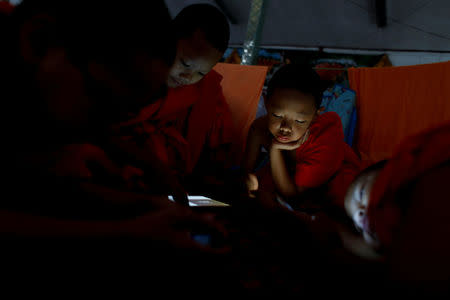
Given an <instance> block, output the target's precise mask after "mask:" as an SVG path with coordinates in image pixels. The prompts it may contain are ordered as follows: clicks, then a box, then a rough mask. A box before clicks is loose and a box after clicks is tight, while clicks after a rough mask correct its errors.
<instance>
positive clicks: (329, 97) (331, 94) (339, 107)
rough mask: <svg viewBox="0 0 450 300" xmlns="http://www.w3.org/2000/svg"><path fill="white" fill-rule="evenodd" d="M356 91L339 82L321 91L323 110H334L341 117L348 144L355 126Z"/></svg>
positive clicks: (351, 141) (350, 142) (351, 139)
mask: <svg viewBox="0 0 450 300" xmlns="http://www.w3.org/2000/svg"><path fill="white" fill-rule="evenodd" d="M355 100H356V93H355V91H353V90H351V89H349V88H346V87H344V86H342V85H340V84H335V85H334V86H333V87H332V88H329V89H327V90H326V91H325V92H324V93H323V98H322V106H323V107H324V111H323V112H329V111H334V112H335V113H337V114H338V115H339V117H341V121H342V127H343V129H344V135H345V142H346V143H347V144H349V145H350V146H351V145H352V143H353V135H354V131H355V126H356V108H355Z"/></svg>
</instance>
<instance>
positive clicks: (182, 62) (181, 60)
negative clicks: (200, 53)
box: [180, 59, 190, 68]
mask: <svg viewBox="0 0 450 300" xmlns="http://www.w3.org/2000/svg"><path fill="white" fill-rule="evenodd" d="M180 62H181V64H182V65H183V66H185V67H186V68H189V67H190V65H188V64H187V63H186V62H185V61H184V60H183V59H180Z"/></svg>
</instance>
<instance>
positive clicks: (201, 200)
mask: <svg viewBox="0 0 450 300" xmlns="http://www.w3.org/2000/svg"><path fill="white" fill-rule="evenodd" d="M168 198H169V200H171V201H174V199H173V197H172V196H168ZM188 200H189V206H230V205H229V204H226V203H223V202H220V201H217V200H213V199H211V198H208V197H204V196H191V195H189V196H188Z"/></svg>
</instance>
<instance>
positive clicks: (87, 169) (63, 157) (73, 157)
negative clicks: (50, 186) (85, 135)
mask: <svg viewBox="0 0 450 300" xmlns="http://www.w3.org/2000/svg"><path fill="white" fill-rule="evenodd" d="M56 156H57V160H56V163H55V165H54V166H53V167H52V168H51V170H52V171H53V172H54V173H55V174H56V175H57V176H65V177H75V178H91V177H92V176H93V174H92V169H91V166H92V165H95V167H99V168H101V169H102V171H105V172H106V173H107V174H108V175H112V176H117V177H120V176H121V170H120V168H119V167H117V166H116V165H115V164H114V163H113V162H112V161H111V160H110V159H109V158H108V156H107V155H106V153H105V152H104V151H103V150H102V149H101V148H99V147H97V146H94V145H91V144H71V145H66V146H64V147H63V148H62V149H60V150H59V151H58V153H57V154H56Z"/></svg>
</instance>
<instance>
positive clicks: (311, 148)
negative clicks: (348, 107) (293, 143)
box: [261, 112, 361, 208]
mask: <svg viewBox="0 0 450 300" xmlns="http://www.w3.org/2000/svg"><path fill="white" fill-rule="evenodd" d="M295 156H296V159H295V175H294V180H295V184H296V185H297V186H299V187H305V188H321V190H324V191H325V194H326V195H327V198H329V200H331V202H332V203H333V204H335V205H337V206H339V207H342V208H343V207H344V197H345V193H346V192H347V188H348V187H349V186H350V184H351V182H352V181H353V179H354V178H355V177H356V175H357V174H358V173H359V171H360V168H361V166H360V161H359V159H358V157H357V156H356V154H355V153H354V152H353V150H352V149H351V148H350V147H349V146H348V145H347V144H346V143H345V141H344V132H343V129H342V123H341V119H340V118H339V116H338V115H337V114H336V113H334V112H328V113H324V114H322V115H320V116H318V117H317V118H316V120H314V122H313V123H312V124H311V126H310V128H309V137H308V139H307V140H306V142H305V143H304V144H303V145H301V146H300V147H299V148H297V150H296V155H295ZM288 168H289V166H288ZM264 173H265V174H264V175H263V178H262V180H261V185H262V186H263V185H269V186H270V185H273V181H272V177H271V173H270V168H266V170H265V171H264ZM268 176H270V179H269V180H270V183H269V181H268ZM263 188H267V187H266V186H263ZM269 189H270V187H269Z"/></svg>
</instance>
